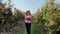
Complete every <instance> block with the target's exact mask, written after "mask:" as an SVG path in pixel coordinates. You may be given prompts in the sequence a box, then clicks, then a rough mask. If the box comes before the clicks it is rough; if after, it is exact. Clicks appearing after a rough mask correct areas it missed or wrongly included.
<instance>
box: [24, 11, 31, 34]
mask: <svg viewBox="0 0 60 34" xmlns="http://www.w3.org/2000/svg"><path fill="white" fill-rule="evenodd" d="M31 19H32V15H31V13H30V11H27V12H26V15H25V25H26V30H27V34H30V29H31Z"/></svg>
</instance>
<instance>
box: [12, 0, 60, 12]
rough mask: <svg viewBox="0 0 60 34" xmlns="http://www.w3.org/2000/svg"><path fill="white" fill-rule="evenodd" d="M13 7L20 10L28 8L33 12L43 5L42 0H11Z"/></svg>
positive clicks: (58, 0) (59, 0) (57, 0)
mask: <svg viewBox="0 0 60 34" xmlns="http://www.w3.org/2000/svg"><path fill="white" fill-rule="evenodd" d="M56 2H58V3H59V2H60V0H56ZM12 3H13V4H14V7H16V8H17V9H19V10H21V11H27V10H30V11H31V13H35V12H36V11H37V10H38V9H39V8H41V7H42V6H43V5H44V3H45V2H44V0H13V2H12Z"/></svg>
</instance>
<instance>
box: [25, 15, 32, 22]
mask: <svg viewBox="0 0 60 34" xmlns="http://www.w3.org/2000/svg"><path fill="white" fill-rule="evenodd" d="M31 19H32V15H26V16H25V23H31Z"/></svg>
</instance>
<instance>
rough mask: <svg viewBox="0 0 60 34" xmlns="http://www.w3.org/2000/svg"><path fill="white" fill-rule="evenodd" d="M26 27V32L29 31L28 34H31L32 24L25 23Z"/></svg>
mask: <svg viewBox="0 0 60 34" xmlns="http://www.w3.org/2000/svg"><path fill="white" fill-rule="evenodd" d="M25 25H26V31H27V34H30V30H31V23H25Z"/></svg>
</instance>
